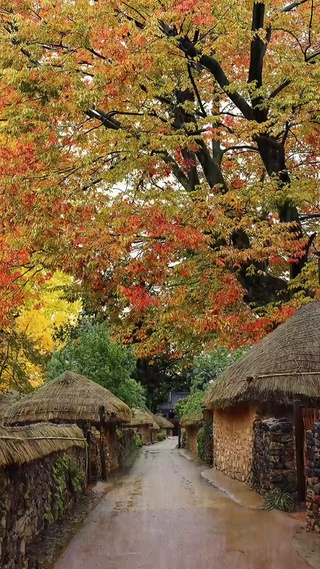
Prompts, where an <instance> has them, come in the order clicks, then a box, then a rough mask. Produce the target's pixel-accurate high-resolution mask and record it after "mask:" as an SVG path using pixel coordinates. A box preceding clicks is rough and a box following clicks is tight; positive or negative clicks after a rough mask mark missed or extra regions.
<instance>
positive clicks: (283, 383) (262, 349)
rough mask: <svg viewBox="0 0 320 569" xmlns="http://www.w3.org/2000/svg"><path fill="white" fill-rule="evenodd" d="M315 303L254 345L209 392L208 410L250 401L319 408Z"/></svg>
mask: <svg viewBox="0 0 320 569" xmlns="http://www.w3.org/2000/svg"><path fill="white" fill-rule="evenodd" d="M319 319H320V302H312V303H310V304H308V305H306V306H304V307H303V308H301V309H300V310H298V311H297V312H296V313H295V314H294V316H293V317H292V318H291V319H290V320H288V321H287V322H285V323H284V324H282V325H281V326H279V327H278V328H277V329H276V330H274V331H273V332H271V333H270V334H268V336H266V337H265V338H263V340H261V341H260V342H259V343H257V344H256V345H254V346H253V347H252V348H251V349H250V350H249V351H248V353H247V354H246V355H244V356H243V357H242V358H241V359H240V360H238V361H237V362H235V363H234V364H233V365H232V366H230V367H229V368H228V369H226V370H225V371H224V372H223V373H222V374H221V376H220V377H219V378H218V379H217V380H216V381H214V382H213V384H212V386H211V387H210V389H209V391H208V394H207V397H206V400H205V405H206V407H208V408H210V409H213V408H216V409H219V408H226V407H232V406H233V405H236V404H238V403H245V402H250V401H256V402H266V401H270V400H273V401H277V402H278V403H282V404H292V403H293V402H294V401H295V400H297V399H299V400H303V401H313V402H317V403H319V402H320V327H319Z"/></svg>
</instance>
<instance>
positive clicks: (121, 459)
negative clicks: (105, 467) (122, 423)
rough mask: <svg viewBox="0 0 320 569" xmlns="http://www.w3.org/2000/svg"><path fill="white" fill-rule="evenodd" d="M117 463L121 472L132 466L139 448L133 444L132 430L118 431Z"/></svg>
mask: <svg viewBox="0 0 320 569" xmlns="http://www.w3.org/2000/svg"><path fill="white" fill-rule="evenodd" d="M117 436H118V463H119V468H120V469H121V471H126V470H128V469H129V468H131V466H132V465H133V463H134V461H135V459H136V458H137V456H138V453H139V448H138V447H137V445H136V444H135V432H134V429H130V428H125V429H118V431H117Z"/></svg>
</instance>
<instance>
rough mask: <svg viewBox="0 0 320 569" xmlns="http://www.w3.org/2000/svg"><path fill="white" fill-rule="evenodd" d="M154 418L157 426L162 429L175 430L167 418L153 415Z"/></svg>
mask: <svg viewBox="0 0 320 569" xmlns="http://www.w3.org/2000/svg"><path fill="white" fill-rule="evenodd" d="M152 416H153V417H154V420H155V422H156V423H157V425H158V426H159V427H160V429H173V428H174V424H173V423H171V422H170V421H169V420H168V419H167V418H166V417H163V416H162V415H154V414H153V413H152Z"/></svg>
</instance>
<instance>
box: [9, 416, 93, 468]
mask: <svg viewBox="0 0 320 569" xmlns="http://www.w3.org/2000/svg"><path fill="white" fill-rule="evenodd" d="M71 447H80V448H85V447H86V441H85V438H84V436H83V433H82V431H81V429H80V428H79V427H77V426H76V425H49V424H48V425H47V424H45V423H40V424H37V425H29V426H25V427H0V466H8V465H10V464H25V463H29V462H32V461H34V460H39V459H41V458H43V457H45V456H49V455H50V454H53V453H55V452H59V451H67V450H68V449H70V448H71Z"/></svg>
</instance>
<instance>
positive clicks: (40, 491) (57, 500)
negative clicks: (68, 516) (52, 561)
mask: <svg viewBox="0 0 320 569" xmlns="http://www.w3.org/2000/svg"><path fill="white" fill-rule="evenodd" d="M85 453H86V450H85V449H82V448H79V447H77V448H73V449H69V450H68V451H63V452H58V453H54V454H51V455H49V456H46V457H44V458H43V459H41V460H37V461H32V462H29V463H26V464H22V465H10V466H6V467H1V468H0V567H1V569H38V566H37V560H36V559H34V558H33V557H32V556H31V555H29V547H30V545H31V544H32V541H33V540H34V539H35V538H36V536H37V535H38V534H39V533H40V532H41V531H42V530H43V529H44V528H45V527H47V526H48V525H50V524H52V523H54V522H55V521H56V520H57V519H59V518H61V517H62V516H63V514H64V513H65V512H66V511H67V510H68V509H69V508H70V507H71V506H72V504H73V503H74V501H75V500H76V498H77V495H78V494H79V493H80V492H81V491H83V490H84V487H85ZM66 455H67V456H68V457H70V463H69V462H68V461H67V460H66ZM61 460H62V462H63V463H66V464H70V468H68V469H66V470H65V472H64V471H63V469H60V468H59V464H61ZM59 461H60V462H59ZM79 473H83V482H82V483H81V484H79V480H80V478H81V477H80V475H79ZM57 478H59V480H58V479H57ZM81 480H82V478H81ZM75 482H76V483H75ZM59 488H60V490H59ZM62 490H63V497H62Z"/></svg>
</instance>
